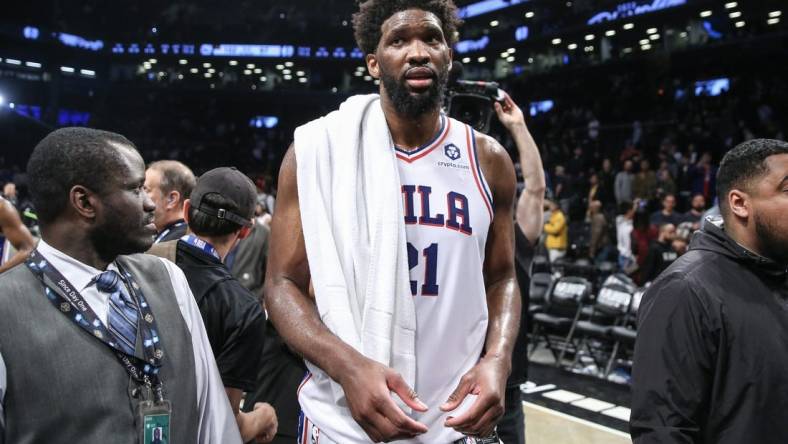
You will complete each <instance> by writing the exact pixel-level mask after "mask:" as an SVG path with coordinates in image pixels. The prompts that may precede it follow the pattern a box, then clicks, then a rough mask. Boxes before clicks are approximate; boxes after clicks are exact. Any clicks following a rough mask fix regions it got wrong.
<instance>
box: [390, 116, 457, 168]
mask: <svg viewBox="0 0 788 444" xmlns="http://www.w3.org/2000/svg"><path fill="white" fill-rule="evenodd" d="M450 130H451V119H448V118H446V116H444V115H443V114H441V129H440V131H438V134H437V135H435V137H433V139H432V140H431V141H429V142H427V143H426V144H424V145H422V146H420V147H418V148H416V149H415V150H412V151H405V150H403V149H402V148H399V147H397V146H396V145H395V146H394V151H395V152H396V153H397V159H399V160H404V161H405V162H408V163H412V162H415V161H417V160H419V159H421V158H422V157H424V156H426V155H427V154H429V153H431V152H432V150H434V149H435V148H437V147H438V146H440V144H441V143H443V141H444V140H446V136H448V135H449V131H450Z"/></svg>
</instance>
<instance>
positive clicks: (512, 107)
mask: <svg viewBox="0 0 788 444" xmlns="http://www.w3.org/2000/svg"><path fill="white" fill-rule="evenodd" d="M493 106H494V107H495V113H496V114H498V120H500V121H501V123H502V124H503V126H505V127H506V129H507V130H509V132H512V131H514V130H515V129H517V128H518V127H523V128H525V116H523V111H522V110H521V109H520V107H519V106H517V104H516V103H514V100H512V98H511V96H509V94H508V93H506V92H504V93H503V104H501V103H500V102H495V103H494V104H493Z"/></svg>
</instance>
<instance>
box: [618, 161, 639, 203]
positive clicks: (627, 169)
mask: <svg viewBox="0 0 788 444" xmlns="http://www.w3.org/2000/svg"><path fill="white" fill-rule="evenodd" d="M634 177H635V176H634V175H633V174H632V161H631V160H625V161H624V166H623V168H622V169H621V171H619V172H618V174H616V182H615V191H614V192H615V195H616V203H618V204H619V205H621V203H623V202H630V203H631V202H632V198H633V196H632V182H633V181H634Z"/></svg>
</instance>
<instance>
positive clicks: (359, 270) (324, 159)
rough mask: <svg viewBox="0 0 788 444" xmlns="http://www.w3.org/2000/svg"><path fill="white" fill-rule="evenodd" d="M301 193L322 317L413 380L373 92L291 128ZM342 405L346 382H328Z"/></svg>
mask: <svg viewBox="0 0 788 444" xmlns="http://www.w3.org/2000/svg"><path fill="white" fill-rule="evenodd" d="M295 153H296V162H297V171H298V173H297V174H298V198H299V206H300V210H301V222H302V224H303V231H304V241H305V243H306V252H307V258H308V260H309V269H310V272H311V276H312V284H313V286H314V289H315V298H316V300H317V308H318V311H319V313H320V317H321V319H322V320H323V322H324V323H325V324H326V326H327V327H328V328H329V329H330V330H331V331H332V332H333V333H334V334H336V335H337V336H338V337H339V338H340V339H342V340H343V341H345V342H346V343H348V344H350V345H351V346H352V347H353V348H355V349H356V350H358V351H360V352H361V353H363V354H364V355H365V356H367V357H369V358H371V359H374V360H375V361H378V362H380V363H382V364H384V365H387V366H389V367H392V368H393V369H394V370H396V371H398V372H399V373H400V374H401V375H402V376H403V378H404V379H405V381H406V382H407V383H408V384H409V385H410V387H415V379H416V353H415V352H416V350H415V348H416V336H415V335H416V312H415V307H414V302H413V299H412V295H411V293H410V275H409V269H408V259H407V249H406V244H405V242H406V240H405V225H404V219H403V213H402V205H401V201H402V195H401V185H400V179H399V171H398V169H397V168H398V167H397V163H396V157H395V153H394V144H393V141H392V139H391V135H390V133H389V129H388V124H387V123H386V119H385V116H384V115H383V110H382V108H381V104H380V98H379V96H378V95H377V94H371V95H358V96H353V97H350V98H349V99H347V100H346V101H345V102H344V103H343V104H342V105H341V106H340V107H339V110H337V111H334V112H332V113H330V114H328V115H326V116H324V117H322V118H319V119H317V120H314V121H312V122H309V123H307V124H306V125H303V126H301V127H299V128H297V129H296V131H295ZM332 388H333V391H334V397H335V400H336V401H337V402H340V401H341V400H342V399H343V397H344V392H343V391H342V388H341V387H340V386H339V384H337V383H336V382H334V381H332Z"/></svg>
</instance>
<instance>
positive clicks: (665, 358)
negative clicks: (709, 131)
mask: <svg viewBox="0 0 788 444" xmlns="http://www.w3.org/2000/svg"><path fill="white" fill-rule="evenodd" d="M717 191H718V195H719V196H720V210H721V212H722V221H717V223H707V224H706V225H705V227H704V228H703V230H702V231H700V232H698V233H697V234H696V235H695V237H694V238H693V240H692V243H691V245H690V249H689V251H688V252H687V253H686V254H684V255H683V256H681V257H680V258H678V259H677V260H676V261H675V262H674V263H673V264H672V265H671V266H670V267H669V268H668V269H667V270H665V271H664V272H663V273H662V275H661V276H660V277H659V278H657V280H656V281H655V282H654V284H653V285H652V286H651V287H650V288H649V290H648V291H647V292H646V294H645V296H644V297H643V302H642V304H641V306H640V310H639V313H640V314H639V317H640V319H639V323H638V336H637V342H636V344H635V357H634V366H633V374H632V377H633V379H632V415H631V419H630V428H631V431H632V437H633V438H634V441H635V444H652V443H654V444H656V443H660V444H664V443H698V444H700V443H715V444H740V443H758V444H778V443H779V444H782V443H785V442H786V440H787V439H788V421H785V412H786V411H788V392H786V387H788V373H786V371H785V369H786V368H788V348H787V347H786V346H785V343H786V339H785V338H786V337H788V280H786V279H787V278H788V217H786V214H788V143H786V142H781V141H777V140H765V139H757V140H751V141H748V142H744V143H742V144H740V145H738V146H737V147H735V148H734V149H732V150H731V151H730V152H728V153H727V154H726V155H725V158H724V159H723V160H722V163H721V165H720V168H719V173H718V176H717Z"/></svg>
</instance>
